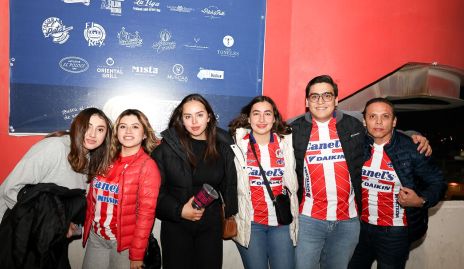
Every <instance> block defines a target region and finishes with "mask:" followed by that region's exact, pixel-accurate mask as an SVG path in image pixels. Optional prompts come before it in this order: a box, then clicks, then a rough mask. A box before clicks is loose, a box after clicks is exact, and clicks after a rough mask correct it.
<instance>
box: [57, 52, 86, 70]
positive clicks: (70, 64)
mask: <svg viewBox="0 0 464 269" xmlns="http://www.w3.org/2000/svg"><path fill="white" fill-rule="evenodd" d="M59 65H60V68H61V69H63V70H64V71H66V72H69V73H74V74H77V73H82V72H85V71H87V69H89V63H88V62H87V61H86V60H84V59H82V58H80V57H76V56H69V57H65V58H63V59H61V60H60V63H59Z"/></svg>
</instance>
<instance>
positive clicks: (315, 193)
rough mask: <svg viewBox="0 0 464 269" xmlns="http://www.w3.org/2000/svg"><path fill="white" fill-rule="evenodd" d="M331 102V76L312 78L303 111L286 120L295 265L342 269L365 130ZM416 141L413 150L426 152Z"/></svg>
mask: <svg viewBox="0 0 464 269" xmlns="http://www.w3.org/2000/svg"><path fill="white" fill-rule="evenodd" d="M337 104H338V88H337V84H336V83H335V82H334V81H333V79H332V78H331V77H330V76H328V75H322V76H318V77H315V78H313V79H312V80H311V81H309V83H308V85H307V86H306V106H307V107H308V109H309V112H308V113H305V114H304V115H302V116H300V117H298V118H296V119H295V120H294V121H293V122H292V123H291V124H290V125H291V126H292V138H293V148H294V152H295V159H296V173H297V177H298V183H299V190H298V198H299V201H300V215H299V222H298V223H299V232H298V243H297V247H296V250H295V262H296V268H297V269H303V268H305V269H306V268H309V269H312V268H315V269H318V268H321V269H342V268H347V266H348V263H349V261H350V258H351V256H352V255H353V252H354V249H355V247H356V244H357V243H358V239H359V232H360V222H359V219H358V211H357V210H358V209H360V208H361V168H362V166H363V164H364V150H363V149H364V144H365V138H366V137H365V133H366V130H365V129H364V126H363V124H362V123H361V121H360V120H358V119H357V118H355V117H353V116H350V115H347V114H345V113H343V112H342V111H340V110H337V109H336V106H337ZM418 139H420V138H418ZM420 140H421V141H420V142H421V146H419V149H418V150H422V149H423V151H425V150H428V151H429V153H430V152H431V149H430V147H428V142H427V139H425V138H423V137H422V139H420Z"/></svg>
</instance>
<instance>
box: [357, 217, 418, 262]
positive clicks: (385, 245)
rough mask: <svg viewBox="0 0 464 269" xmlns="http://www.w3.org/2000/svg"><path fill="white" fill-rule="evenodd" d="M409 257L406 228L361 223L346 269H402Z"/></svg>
mask: <svg viewBox="0 0 464 269" xmlns="http://www.w3.org/2000/svg"><path fill="white" fill-rule="evenodd" d="M408 256H409V240H408V228H407V227H400V226H396V227H395V226H377V225H372V224H368V223H365V222H361V234H360V235H359V243H358V245H357V246H356V249H355V251H354V254H353V257H352V258H351V261H350V264H349V266H348V268H350V269H364V268H365V269H370V268H371V266H372V263H373V262H374V260H377V268H378V269H403V268H405V266H406V261H407V260H408Z"/></svg>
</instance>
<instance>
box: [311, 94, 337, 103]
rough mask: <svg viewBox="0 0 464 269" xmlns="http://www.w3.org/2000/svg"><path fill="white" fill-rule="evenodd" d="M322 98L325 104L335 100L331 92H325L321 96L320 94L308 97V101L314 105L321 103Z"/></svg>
mask: <svg viewBox="0 0 464 269" xmlns="http://www.w3.org/2000/svg"><path fill="white" fill-rule="evenodd" d="M321 97H322V100H323V101H324V102H330V101H332V100H333V98H334V94H333V93H331V92H324V93H321V94H318V93H311V94H310V95H309V96H308V99H309V101H310V102H312V103H317V102H319V98H321Z"/></svg>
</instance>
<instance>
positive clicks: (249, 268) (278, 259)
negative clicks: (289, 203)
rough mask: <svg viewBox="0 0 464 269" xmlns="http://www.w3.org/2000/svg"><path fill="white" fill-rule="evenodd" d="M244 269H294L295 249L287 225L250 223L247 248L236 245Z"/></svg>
mask: <svg viewBox="0 0 464 269" xmlns="http://www.w3.org/2000/svg"><path fill="white" fill-rule="evenodd" d="M236 245H237V248H238V252H239V253H240V256H241V257H242V262H243V266H244V267H245V269H268V268H271V269H289V268H294V267H295V261H294V258H295V248H294V247H293V243H292V240H291V239H290V232H289V225H281V226H267V225H263V224H258V223H254V222H252V223H251V235H250V243H249V244H248V248H246V247H243V246H241V245H239V244H236Z"/></svg>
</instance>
